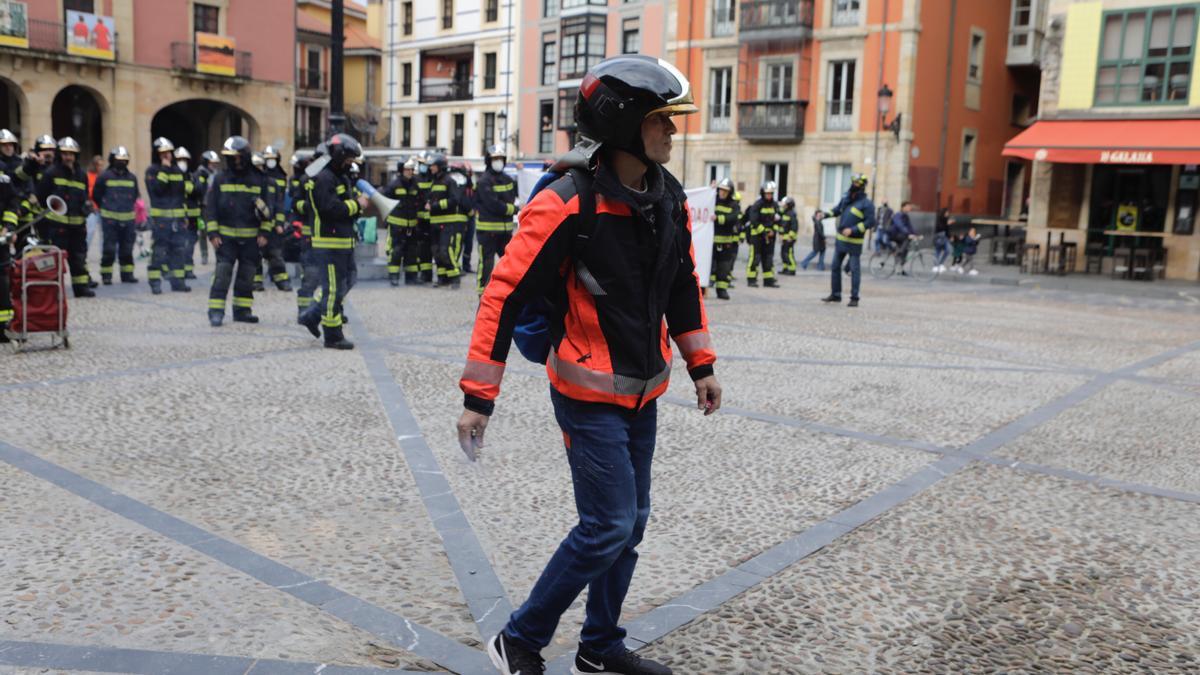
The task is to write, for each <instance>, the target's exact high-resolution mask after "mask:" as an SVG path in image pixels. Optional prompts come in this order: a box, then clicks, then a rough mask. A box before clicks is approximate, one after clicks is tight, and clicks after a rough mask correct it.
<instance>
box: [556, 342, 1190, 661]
mask: <svg viewBox="0 0 1200 675" xmlns="http://www.w3.org/2000/svg"><path fill="white" fill-rule="evenodd" d="M1198 349H1200V341H1197V342H1192V343H1189V344H1186V345H1182V346H1180V347H1175V348H1173V349H1169V350H1167V351H1165V352H1162V353H1160V354H1157V355H1155V356H1152V357H1150V358H1147V359H1143V360H1141V361H1138V362H1136V363H1133V364H1130V365H1127V366H1124V367H1122V368H1118V369H1116V370H1115V371H1111V372H1110V373H1106V374H1103V375H1099V376H1097V377H1095V378H1093V379H1091V380H1088V381H1087V382H1085V383H1084V384H1082V385H1080V386H1079V387H1076V388H1075V389H1073V390H1071V391H1070V392H1068V393H1067V394H1066V395H1064V396H1060V397H1058V398H1056V399H1054V400H1052V401H1049V402H1047V403H1045V404H1043V405H1040V406H1038V407H1037V408H1034V409H1033V410H1031V411H1029V412H1027V413H1026V414H1024V415H1022V416H1021V417H1019V418H1017V419H1016V420H1013V421H1012V422H1010V423H1008V424H1006V425H1004V426H1002V427H1000V428H999V429H995V430H993V431H991V432H989V433H987V434H986V435H984V436H982V437H981V438H979V439H978V440H976V441H974V442H972V443H970V444H968V445H966V446H965V447H963V448H962V449H961V450H960V451H958V452H956V453H954V454H950V455H946V456H944V457H942V458H941V459H938V460H937V461H935V462H933V463H931V464H929V465H927V466H925V467H924V468H922V469H920V470H918V471H916V472H914V473H913V474H911V475H909V476H908V477H907V478H905V479H903V480H901V481H899V482H897V483H893V484H892V485H890V486H888V487H886V488H884V489H883V490H880V491H879V492H876V493H875V494H873V495H871V496H869V497H867V498H865V499H863V500H862V501H859V502H858V503H856V504H854V505H853V506H851V507H849V508H847V509H844V510H842V511H840V512H838V513H836V514H834V515H832V516H830V517H829V518H827V519H826V520H824V521H822V522H820V523H818V524H816V525H814V526H813V527H811V528H809V529H808V530H805V531H804V532H802V533H800V534H799V535H797V536H795V537H793V538H791V539H789V540H787V541H785V542H783V543H781V544H778V545H776V546H775V547H773V548H771V549H769V550H767V551H764V552H763V553H760V554H759V555H757V556H755V557H753V558H751V559H750V560H747V561H746V562H744V563H742V564H741V565H738V566H737V567H735V568H733V569H731V570H729V571H728V572H726V573H725V574H722V575H720V576H718V577H716V578H715V579H711V580H709V581H707V582H705V583H703V584H701V585H700V586H697V587H696V588H693V589H691V590H690V591H688V592H686V593H684V594H683V595H681V596H679V597H678V598H676V599H674V600H672V601H670V602H668V603H666V604H663V605H660V606H658V607H657V608H655V609H653V610H651V611H649V612H647V613H646V614H643V615H642V616H640V617H637V618H636V619H633V620H632V621H629V622H627V623H626V624H625V629H626V630H627V631H628V632H629V636H630V637H631V638H633V640H636V641H637V642H638V643H641V645H645V644H649V643H650V642H653V641H655V640H658V639H660V638H662V637H663V636H665V635H667V634H668V633H671V632H673V631H675V630H677V629H679V628H682V627H683V626H685V625H687V624H688V623H691V622H692V621H694V620H695V619H697V618H699V617H700V616H701V615H702V614H706V613H708V612H711V611H713V610H715V609H717V608H718V607H720V606H721V605H723V604H724V603H726V602H728V601H729V600H731V599H733V598H734V597H736V596H738V595H741V594H742V593H743V592H745V591H747V590H749V589H750V588H753V587H754V586H757V585H758V584H760V583H762V582H763V581H766V580H767V579H769V578H770V577H772V576H774V575H776V574H778V573H780V572H782V571H783V570H784V569H786V568H787V567H790V566H791V565H794V564H795V563H797V562H800V561H801V560H803V559H805V558H807V557H808V556H810V555H812V554H813V553H816V552H817V551H819V550H821V549H822V548H824V547H826V546H828V545H829V544H831V543H833V542H834V541H835V540H837V539H838V538H840V537H842V536H844V535H846V534H849V533H850V532H853V531H854V530H856V529H858V528H859V527H861V526H863V525H865V524H867V523H869V522H870V521H872V520H874V519H876V518H878V517H879V516H881V515H883V514H885V513H887V512H888V511H890V510H892V509H894V508H895V507H897V506H899V505H900V504H903V503H904V502H906V501H908V500H909V499H911V498H912V497H914V496H916V495H917V494H919V493H921V492H923V491H924V490H926V489H927V488H929V487H931V486H933V485H935V484H937V483H939V482H941V481H942V480H943V479H945V478H947V477H949V476H950V475H952V474H954V473H956V472H958V471H959V470H960V469H962V468H963V467H965V466H967V465H968V464H970V463H971V462H972V461H973V460H978V461H987V460H988V459H990V458H992V453H993V452H995V451H996V450H998V449H999V448H1000V447H1002V446H1003V445H1004V444H1006V443H1008V442H1010V441H1012V440H1013V439H1015V438H1017V437H1019V436H1021V435H1023V434H1025V433H1027V432H1029V431H1030V430H1032V429H1034V428H1036V427H1038V426H1040V425H1042V424H1044V423H1046V422H1048V421H1049V420H1051V419H1053V418H1054V417H1056V416H1058V415H1059V414H1061V413H1063V412H1065V411H1066V410H1068V409H1070V408H1073V407H1075V406H1077V405H1079V404H1081V403H1083V402H1084V401H1086V400H1087V399H1089V398H1091V397H1092V396H1094V395H1095V394H1097V393H1099V392H1100V391H1101V390H1102V389H1103V388H1104V387H1106V386H1108V385H1109V384H1110V383H1112V382H1115V381H1117V380H1118V379H1120V376H1121V375H1126V374H1135V373H1137V372H1138V371H1140V370H1142V369H1145V368H1150V367H1152V366H1154V365H1157V364H1159V363H1163V362H1165V361H1168V360H1170V359H1173V358H1176V357H1178V356H1182V355H1184V354H1187V353H1190V352H1193V351H1196V350H1198ZM1001 465H1002V466H1003V464H1001ZM570 664H571V658H570V656H569V655H568V656H564V657H560V658H558V659H555V660H554V661H552V662H551V663H550V664H548V666H547V669H546V672H547V673H550V674H551V675H565V674H566V673H569V672H570Z"/></svg>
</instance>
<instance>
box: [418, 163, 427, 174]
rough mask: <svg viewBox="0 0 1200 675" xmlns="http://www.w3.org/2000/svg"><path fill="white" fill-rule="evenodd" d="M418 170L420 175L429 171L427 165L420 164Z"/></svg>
mask: <svg viewBox="0 0 1200 675" xmlns="http://www.w3.org/2000/svg"><path fill="white" fill-rule="evenodd" d="M418 171H420V173H421V175H422V176H424V175H425V174H427V173H429V167H427V166H425V165H424V164H422V165H421V168H420V169H418Z"/></svg>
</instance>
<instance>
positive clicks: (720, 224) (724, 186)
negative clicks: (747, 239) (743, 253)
mask: <svg viewBox="0 0 1200 675" xmlns="http://www.w3.org/2000/svg"><path fill="white" fill-rule="evenodd" d="M713 212H714V214H715V215H714V218H713V254H712V265H713V272H712V279H711V281H712V282H713V283H714V284H715V285H716V287H717V297H718V298H720V299H721V300H728V299H729V284H730V282H732V281H733V265H734V262H735V261H736V260H737V249H738V237H739V236H740V232H741V219H742V205H741V204H739V203H738V201H737V199H736V198H735V197H734V189H733V181H732V180H730V179H729V178H723V179H722V180H721V182H720V183H717V201H716V206H715V207H714V209H713Z"/></svg>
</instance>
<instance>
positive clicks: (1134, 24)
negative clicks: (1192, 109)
mask: <svg viewBox="0 0 1200 675" xmlns="http://www.w3.org/2000/svg"><path fill="white" fill-rule="evenodd" d="M1195 42H1196V9H1195V7H1194V6H1193V7H1163V8H1160V9H1154V10H1141V11H1132V12H1111V13H1108V14H1105V16H1104V33H1103V36H1102V38H1101V45H1100V63H1099V70H1098V72H1097V73H1096V105H1137V104H1147V105H1164V104H1166V105H1186V104H1187V101H1188V96H1189V92H1190V89H1191V81H1192V58H1193V56H1192V55H1193V54H1194V53H1195V47H1196V45H1195Z"/></svg>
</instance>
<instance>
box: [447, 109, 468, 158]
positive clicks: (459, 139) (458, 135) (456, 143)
mask: <svg viewBox="0 0 1200 675" xmlns="http://www.w3.org/2000/svg"><path fill="white" fill-rule="evenodd" d="M453 121H454V136H453V137H452V138H451V139H450V154H452V155H454V156H456V157H462V155H463V137H464V136H465V135H466V126H467V123H466V115H464V114H463V113H455V114H454V117H453Z"/></svg>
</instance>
